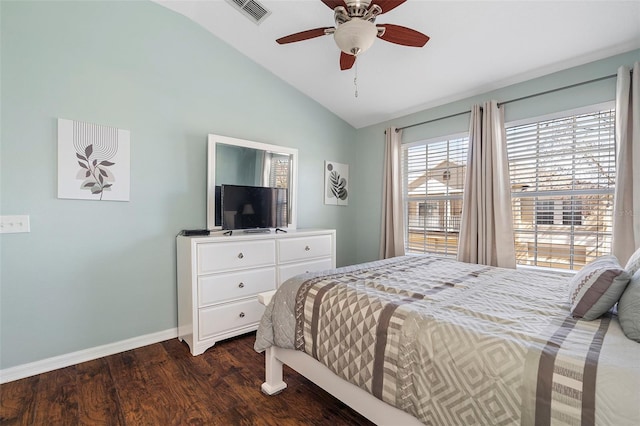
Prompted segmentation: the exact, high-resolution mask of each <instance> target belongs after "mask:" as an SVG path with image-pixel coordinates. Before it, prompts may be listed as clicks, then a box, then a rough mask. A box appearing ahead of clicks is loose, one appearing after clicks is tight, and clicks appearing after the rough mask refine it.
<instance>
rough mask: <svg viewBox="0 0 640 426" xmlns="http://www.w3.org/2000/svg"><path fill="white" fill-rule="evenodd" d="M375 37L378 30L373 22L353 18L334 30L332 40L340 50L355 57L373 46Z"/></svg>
mask: <svg viewBox="0 0 640 426" xmlns="http://www.w3.org/2000/svg"><path fill="white" fill-rule="evenodd" d="M377 35H378V29H377V28H376V26H375V24H374V23H373V22H369V21H365V20H362V19H360V18H353V19H351V20H350V21H347V22H345V23H344V24H341V25H340V26H339V27H338V28H336V30H335V32H334V33H333V38H334V40H335V42H336V44H337V45H338V48H340V50H342V51H343V52H344V53H347V54H350V55H353V56H357V55H358V54H360V53H362V52H364V51H365V50H367V49H368V48H370V47H371V46H372V45H373V41H374V40H375V39H376V36H377Z"/></svg>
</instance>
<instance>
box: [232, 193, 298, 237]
mask: <svg viewBox="0 0 640 426" xmlns="http://www.w3.org/2000/svg"><path fill="white" fill-rule="evenodd" d="M220 199H221V203H220V205H221V207H222V209H221V216H222V218H221V219H222V229H228V230H233V229H266V228H281V227H285V226H287V224H288V220H287V219H288V217H287V212H288V211H289V209H288V206H287V202H288V190H287V189H286V188H269V187H262V186H245V185H221V189H220Z"/></svg>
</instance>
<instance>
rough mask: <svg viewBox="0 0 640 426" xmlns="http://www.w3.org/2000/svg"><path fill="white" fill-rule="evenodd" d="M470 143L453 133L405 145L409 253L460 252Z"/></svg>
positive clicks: (406, 217) (452, 253)
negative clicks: (465, 175)
mask: <svg viewBox="0 0 640 426" xmlns="http://www.w3.org/2000/svg"><path fill="white" fill-rule="evenodd" d="M468 145H469V139H468V138H467V137H451V138H445V139H438V140H435V141H424V142H418V143H413V144H407V145H404V146H403V182H404V206H405V222H406V235H405V237H406V238H405V241H406V247H405V250H406V252H407V253H438V254H443V255H449V256H455V255H456V253H457V250H458V233H459V232H460V217H461V215H462V191H463V189H464V179H465V177H464V172H465V167H466V163H467V147H468Z"/></svg>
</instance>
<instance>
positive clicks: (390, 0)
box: [371, 0, 407, 13]
mask: <svg viewBox="0 0 640 426" xmlns="http://www.w3.org/2000/svg"><path fill="white" fill-rule="evenodd" d="M406 1H407V0H373V1H372V2H371V4H377V5H378V6H380V9H382V13H387V12H388V11H390V10H392V9H395V8H396V7H398V6H400V5H401V4H402V3H404V2H406Z"/></svg>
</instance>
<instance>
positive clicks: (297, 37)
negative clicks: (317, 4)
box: [276, 27, 333, 44]
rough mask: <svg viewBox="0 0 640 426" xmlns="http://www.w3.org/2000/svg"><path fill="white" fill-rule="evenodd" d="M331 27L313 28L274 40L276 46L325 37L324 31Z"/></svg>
mask: <svg viewBox="0 0 640 426" xmlns="http://www.w3.org/2000/svg"><path fill="white" fill-rule="evenodd" d="M330 28H333V27H324V28H314V29H312V30H307V31H301V32H299V33H295V34H290V35H288V36H285V37H281V38H279V39H277V40H276V42H278V44H286V43H293V42H296V41H302V40H309V39H310V38H315V37H320V36H323V35H325V32H324V30H328V29H330Z"/></svg>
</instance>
